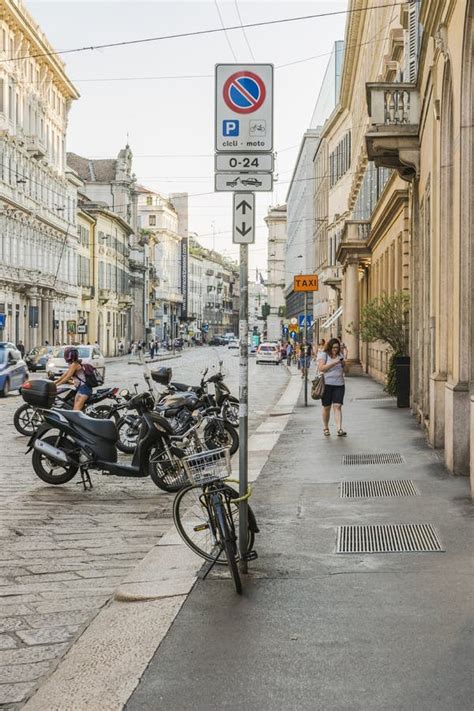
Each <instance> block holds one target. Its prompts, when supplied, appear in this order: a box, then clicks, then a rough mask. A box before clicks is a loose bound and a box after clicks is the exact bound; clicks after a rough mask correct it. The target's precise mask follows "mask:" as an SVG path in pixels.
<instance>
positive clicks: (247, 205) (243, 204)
mask: <svg viewBox="0 0 474 711" xmlns="http://www.w3.org/2000/svg"><path fill="white" fill-rule="evenodd" d="M240 207H241V208H242V214H243V215H245V213H246V211H247V210H246V208H247V207H248V209H249V210H252V205H251V204H250V203H248V202H247V200H242V202H240V203H239V204H238V205H237V207H236V210H238V209H239V208H240Z"/></svg>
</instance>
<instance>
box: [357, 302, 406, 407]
mask: <svg viewBox="0 0 474 711" xmlns="http://www.w3.org/2000/svg"><path fill="white" fill-rule="evenodd" d="M409 308H410V296H409V294H408V293H407V292H406V291H397V292H395V293H394V294H392V295H390V296H387V295H386V294H383V295H382V296H377V297H376V298H375V299H372V300H371V301H369V302H368V303H367V304H366V305H365V306H364V307H363V309H362V311H361V316H360V323H359V331H358V334H359V335H360V337H361V338H362V340H363V341H365V342H367V343H372V342H373V341H384V342H385V343H387V344H388V345H389V346H390V348H391V350H392V355H391V357H390V364H389V368H388V373H387V388H386V389H387V392H389V393H390V394H391V395H394V394H395V391H396V385H395V358H396V356H407V355H408V335H409V318H408V316H409ZM346 330H347V331H348V333H354V332H355V329H354V328H353V324H349V326H348V327H347V329H346Z"/></svg>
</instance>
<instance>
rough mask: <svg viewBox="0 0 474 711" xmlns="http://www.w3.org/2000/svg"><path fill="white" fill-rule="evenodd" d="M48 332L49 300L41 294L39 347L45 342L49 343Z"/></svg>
mask: <svg viewBox="0 0 474 711" xmlns="http://www.w3.org/2000/svg"><path fill="white" fill-rule="evenodd" d="M49 331H50V328H49V299H48V297H47V296H46V295H45V294H43V297H42V300H41V345H44V342H45V341H48V343H51V338H50V333H49Z"/></svg>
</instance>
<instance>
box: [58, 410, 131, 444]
mask: <svg viewBox="0 0 474 711" xmlns="http://www.w3.org/2000/svg"><path fill="white" fill-rule="evenodd" d="M61 415H62V416H63V417H65V418H66V420H68V421H69V422H71V423H72V424H74V425H76V427H79V428H80V429H82V430H84V431H85V432H89V434H93V435H95V436H96V437H100V438H101V439H107V440H109V442H116V441H117V440H118V432H117V427H116V425H115V422H113V421H112V420H98V419H96V418H95V417H88V415H84V413H83V412H75V411H73V410H70V411H67V412H63V411H61Z"/></svg>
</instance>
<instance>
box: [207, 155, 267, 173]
mask: <svg viewBox="0 0 474 711" xmlns="http://www.w3.org/2000/svg"><path fill="white" fill-rule="evenodd" d="M234 170H238V171H239V172H245V171H247V170H248V171H249V172H252V173H258V172H262V173H271V172H272V171H273V154H272V153H261V154H260V155H259V154H255V153H227V154H225V153H224V154H222V153H220V154H219V153H218V154H217V155H216V171H217V172H225V171H234Z"/></svg>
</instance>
